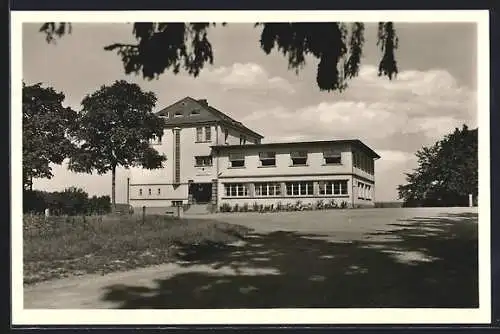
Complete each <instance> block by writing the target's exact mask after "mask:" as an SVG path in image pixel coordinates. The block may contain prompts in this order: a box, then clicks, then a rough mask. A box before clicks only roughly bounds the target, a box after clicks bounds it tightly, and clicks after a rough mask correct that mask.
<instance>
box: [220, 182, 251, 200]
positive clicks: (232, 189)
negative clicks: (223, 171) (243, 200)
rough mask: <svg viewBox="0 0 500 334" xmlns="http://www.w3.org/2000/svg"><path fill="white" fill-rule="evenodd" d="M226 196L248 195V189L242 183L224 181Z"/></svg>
mask: <svg viewBox="0 0 500 334" xmlns="http://www.w3.org/2000/svg"><path fill="white" fill-rule="evenodd" d="M224 188H225V190H226V196H227V197H244V196H248V189H247V187H246V185H245V184H243V183H225V184H224Z"/></svg>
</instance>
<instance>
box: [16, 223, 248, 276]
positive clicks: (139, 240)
mask: <svg viewBox="0 0 500 334" xmlns="http://www.w3.org/2000/svg"><path fill="white" fill-rule="evenodd" d="M23 229H24V242H23V256H24V283H25V284H33V283H36V282H40V281H44V280H49V279H54V278H62V277H67V276H72V275H83V274H89V273H101V274H106V273H109V272H113V271H121V270H130V269H133V268H138V267H145V266H149V265H157V264H162V263H166V262H169V261H172V260H173V259H174V258H175V257H176V255H177V251H178V249H179V248H180V247H182V246H185V245H202V244H206V243H209V244H227V243H231V242H234V241H237V240H239V239H240V238H241V237H242V236H243V235H244V234H246V233H247V232H248V231H249V229H248V228H246V227H242V226H237V225H232V224H228V223H221V222H215V221H209V220H201V219H199V220H198V219H189V220H185V219H181V220H178V219H172V218H170V217H165V216H147V217H146V220H145V221H144V223H143V222H142V219H141V218H139V217H134V216H126V217H124V216H104V217H103V216H93V217H51V218H49V219H48V220H45V218H44V217H40V216H28V215H27V216H25V217H24V219H23Z"/></svg>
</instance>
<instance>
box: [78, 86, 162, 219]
mask: <svg viewBox="0 0 500 334" xmlns="http://www.w3.org/2000/svg"><path fill="white" fill-rule="evenodd" d="M155 104H156V96H155V95H154V93H152V92H143V91H142V90H141V88H140V87H139V86H138V85H136V84H132V83H128V82H126V81H123V80H121V81H116V82H115V83H113V84H112V85H109V86H101V88H100V89H99V90H97V91H96V92H94V93H92V94H90V95H87V96H86V97H85V98H84V99H83V100H82V110H81V111H80V112H78V117H77V119H76V123H77V124H78V127H76V128H75V129H74V131H73V133H72V134H73V136H74V138H75V139H76V141H77V143H78V144H77V148H76V150H75V154H74V155H73V157H72V158H71V159H70V162H69V169H70V170H72V171H75V172H84V173H92V172H93V171H96V172H97V173H98V174H105V173H107V172H109V171H111V178H112V183H111V203H112V207H113V210H114V209H115V208H116V196H115V179H116V168H117V167H118V166H122V167H125V168H129V167H132V166H142V167H144V168H146V169H156V168H161V167H162V162H163V161H164V160H165V159H166V158H165V156H163V155H161V154H159V153H158V152H157V151H156V150H155V149H154V148H152V147H151V146H150V145H149V141H150V139H152V138H154V137H155V136H162V135H163V124H164V123H163V120H162V119H161V118H159V117H158V116H156V115H155V114H153V112H152V110H153V108H154V106H155Z"/></svg>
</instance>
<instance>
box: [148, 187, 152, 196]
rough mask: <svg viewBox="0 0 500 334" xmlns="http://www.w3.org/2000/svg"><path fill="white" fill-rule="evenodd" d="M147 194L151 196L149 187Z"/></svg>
mask: <svg viewBox="0 0 500 334" xmlns="http://www.w3.org/2000/svg"><path fill="white" fill-rule="evenodd" d="M148 195H150V196H151V188H149V189H148Z"/></svg>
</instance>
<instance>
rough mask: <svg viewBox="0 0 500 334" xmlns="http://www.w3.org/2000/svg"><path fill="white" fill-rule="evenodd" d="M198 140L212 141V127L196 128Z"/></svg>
mask: <svg viewBox="0 0 500 334" xmlns="http://www.w3.org/2000/svg"><path fill="white" fill-rule="evenodd" d="M196 141H197V142H209V141H212V128H211V127H210V126H205V127H197V128H196Z"/></svg>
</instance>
